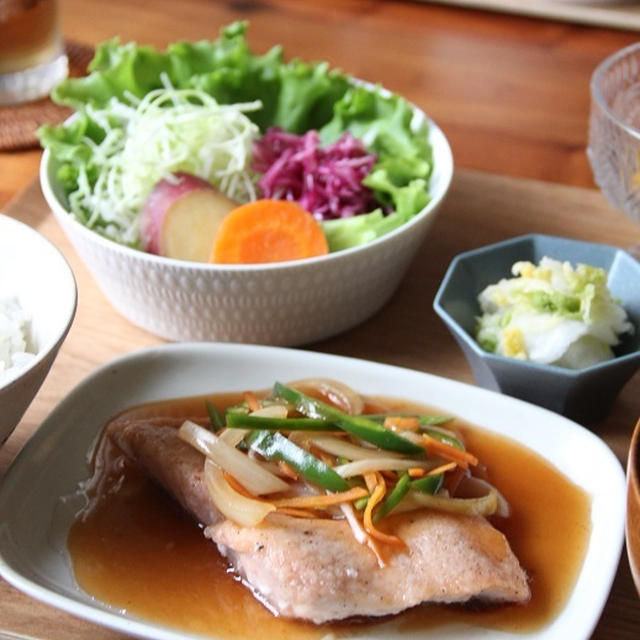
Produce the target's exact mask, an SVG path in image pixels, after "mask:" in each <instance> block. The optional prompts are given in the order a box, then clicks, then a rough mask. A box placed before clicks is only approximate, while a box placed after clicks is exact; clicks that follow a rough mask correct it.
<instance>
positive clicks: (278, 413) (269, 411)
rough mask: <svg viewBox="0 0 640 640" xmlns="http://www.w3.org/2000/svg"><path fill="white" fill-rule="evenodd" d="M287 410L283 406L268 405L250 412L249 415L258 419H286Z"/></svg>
mask: <svg viewBox="0 0 640 640" xmlns="http://www.w3.org/2000/svg"><path fill="white" fill-rule="evenodd" d="M288 414H289V410H288V409H287V407H285V406H284V405H283V404H270V405H268V406H266V407H260V409H256V410H255V411H252V412H251V413H250V414H249V415H250V416H256V417H258V418H286V417H287V415H288Z"/></svg>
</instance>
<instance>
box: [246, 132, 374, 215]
mask: <svg viewBox="0 0 640 640" xmlns="http://www.w3.org/2000/svg"><path fill="white" fill-rule="evenodd" d="M253 154H254V155H253V169H254V171H256V172H258V173H261V174H263V175H262V177H261V178H260V181H259V182H258V187H259V188H260V190H261V192H262V196H263V197H265V198H272V199H275V200H292V201H294V202H297V203H298V204H299V205H300V206H301V207H302V208H303V209H305V210H306V211H309V212H310V213H312V214H313V215H314V217H315V218H316V219H317V220H330V219H332V218H348V217H351V216H354V215H357V214H359V213H367V212H369V211H372V210H373V209H375V208H376V207H378V206H380V205H379V204H378V203H377V202H376V200H375V198H374V195H373V191H371V189H369V188H368V187H365V186H364V185H363V184H362V180H363V179H364V178H365V177H366V176H367V175H368V174H369V173H370V172H371V168H372V167H373V165H374V163H375V161H376V154H374V153H368V152H367V150H366V149H365V147H364V145H363V144H362V142H361V141H360V140H357V139H356V138H354V137H353V136H352V135H351V134H350V133H345V134H344V135H343V136H342V137H341V138H340V139H339V140H338V141H337V142H334V143H333V144H331V145H329V146H327V147H324V148H322V147H320V138H319V136H318V132H317V131H314V130H311V131H308V132H307V133H305V134H304V135H296V134H292V133H286V132H285V131H283V130H282V129H280V128H279V127H269V129H267V132H266V133H265V135H264V136H262V138H260V140H258V141H257V142H256V143H255V144H254V148H253Z"/></svg>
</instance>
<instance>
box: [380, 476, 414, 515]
mask: <svg viewBox="0 0 640 640" xmlns="http://www.w3.org/2000/svg"><path fill="white" fill-rule="evenodd" d="M409 488H410V482H409V474H408V473H403V474H402V475H401V476H400V479H399V480H398V482H397V483H396V486H395V487H394V488H393V491H392V492H391V493H390V494H389V495H388V496H387V498H386V500H385V501H384V502H383V503H382V504H381V505H380V506H379V507H378V509H377V510H376V512H375V514H374V515H373V521H374V522H378V520H382V518H384V517H385V516H387V515H389V514H390V513H391V511H393V510H394V509H395V508H396V507H397V506H398V505H399V504H400V502H401V501H402V498H404V497H405V496H406V495H407V492H408V491H409Z"/></svg>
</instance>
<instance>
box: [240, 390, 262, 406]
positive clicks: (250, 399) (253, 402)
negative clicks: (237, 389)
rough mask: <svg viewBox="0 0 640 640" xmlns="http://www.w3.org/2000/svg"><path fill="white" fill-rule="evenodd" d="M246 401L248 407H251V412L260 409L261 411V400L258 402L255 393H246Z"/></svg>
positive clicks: (244, 394) (244, 395)
mask: <svg viewBox="0 0 640 640" xmlns="http://www.w3.org/2000/svg"><path fill="white" fill-rule="evenodd" d="M242 396H243V398H244V401H245V402H246V403H247V406H248V407H249V409H250V410H251V411H257V410H258V409H260V407H261V405H260V400H258V398H256V394H255V393H253V391H245V392H244V393H243V394H242Z"/></svg>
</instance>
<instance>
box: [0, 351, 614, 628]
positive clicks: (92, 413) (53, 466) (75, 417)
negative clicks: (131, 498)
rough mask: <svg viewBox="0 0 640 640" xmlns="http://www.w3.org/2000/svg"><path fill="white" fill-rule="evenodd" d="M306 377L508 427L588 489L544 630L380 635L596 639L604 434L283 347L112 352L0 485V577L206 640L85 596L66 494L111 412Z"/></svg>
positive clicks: (502, 401) (464, 391)
mask: <svg viewBox="0 0 640 640" xmlns="http://www.w3.org/2000/svg"><path fill="white" fill-rule="evenodd" d="M310 376H325V377H333V378H337V379H339V380H342V381H344V382H346V383H347V384H350V385H352V386H353V387H354V388H356V389H357V390H359V391H363V392H366V393H367V394H384V395H387V396H396V397H399V398H406V399H409V400H414V401H418V402H421V403H424V404H427V405H431V406H436V407H438V408H440V409H442V410H443V411H445V412H450V413H452V414H454V415H457V416H459V417H461V418H463V419H466V420H469V421H470V422H472V423H474V424H476V425H478V426H481V427H484V428H486V429H489V430H491V431H494V432H496V433H499V434H504V435H508V436H509V437H511V438H514V439H516V440H518V441H519V442H521V443H522V444H524V445H525V446H527V447H529V448H530V449H533V450H534V451H537V452H538V453H539V454H541V455H542V456H544V457H545V458H546V459H547V460H548V461H550V462H551V463H552V464H553V465H554V466H555V467H556V468H558V469H559V470H561V471H562V472H563V473H564V474H565V475H566V476H567V477H568V478H569V479H570V480H571V481H573V482H574V483H575V484H577V485H579V486H580V487H582V488H583V489H584V490H585V491H586V492H587V493H588V494H590V495H591V497H592V512H591V518H592V531H591V537H590V540H589V545H588V549H587V553H586V556H585V560H584V563H583V566H582V569H581V572H580V575H579V577H578V580H577V582H576V585H575V587H574V589H573V592H572V594H571V596H570V598H569V600H568V602H567V604H566V606H565V607H564V609H563V610H562V611H561V612H560V614H559V615H558V616H557V617H556V618H555V619H554V620H553V621H552V622H551V623H550V624H549V625H548V626H546V627H545V628H543V629H541V630H538V631H536V632H533V633H519V634H514V633H509V632H499V631H493V630H492V631H488V630H487V629H484V628H479V627H473V626H463V625H455V626H451V627H444V628H442V627H441V628H438V629H435V630H431V631H424V632H413V633H398V634H394V635H391V636H390V635H389V629H388V627H387V628H385V630H384V632H383V633H384V636H380V638H382V637H385V638H388V639H389V640H394V639H396V640H408V639H410V638H411V639H418V638H433V637H438V638H448V639H450V640H453V639H456V640H459V639H465V640H469V639H475V638H486V637H488V635H489V636H490V637H491V638H492V639H498V638H502V639H505V638H509V639H515V638H518V639H520V640H526V639H529V638H537V639H551V638H554V639H557V638H563V639H565V638H570V639H572V640H581V639H585V640H586V639H587V638H589V636H590V635H591V632H592V630H593V628H594V627H595V625H596V623H597V621H598V618H599V617H600V614H601V612H602V609H603V607H604V604H605V602H606V599H607V597H608V594H609V590H610V588H611V584H612V582H613V578H614V575H615V571H616V568H617V565H618V560H619V557H620V552H621V549H622V541H623V527H624V514H625V501H624V495H625V480H624V472H623V470H622V467H621V465H620V463H619V462H618V460H617V459H616V458H615V456H614V455H613V453H612V452H611V451H610V450H609V448H608V447H607V446H606V445H605V444H604V442H602V441H601V440H600V439H599V438H597V437H596V436H595V435H593V434H592V433H591V432H589V431H587V430H586V429H584V428H582V427H580V426H579V425H577V424H575V423H573V422H571V421H569V420H567V419H565V418H562V417H561V416H559V415H557V414H555V413H551V412H549V411H546V410H544V409H540V408H539V407H535V406H533V405H530V404H527V403H524V402H521V401H519V400H516V399H514V398H510V397H508V396H503V395H500V394H497V393H493V392H490V391H486V390H484V389H480V388H477V387H472V386H469V385H465V384H462V383H459V382H455V381H453V380H448V379H445V378H439V377H436V376H432V375H429V374H425V373H420V372H416V371H411V370H408V369H401V368H398V367H391V366H388V365H382V364H376V363H372V362H367V361H363V360H356V359H351V358H343V357H338V356H331V355H326V354H320V353H314V352H308V351H298V350H290V349H281V348H276V347H262V346H253V345H236V344H215V343H192V344H170V345H163V346H160V347H154V348H151V349H145V350H142V351H138V352H135V353H132V354H130V355H127V356H124V357H121V358H118V359H116V360H113V361H112V362H110V363H108V364H106V365H104V366H102V367H101V368H100V369H98V370H97V371H96V372H95V373H93V374H92V375H90V376H89V377H88V378H87V379H86V380H85V381H84V382H82V383H81V384H80V385H78V387H76V389H75V390H74V391H73V392H72V393H70V394H69V396H67V398H66V399H64V400H63V401H62V402H61V403H60V405H58V407H57V408H56V409H55V410H54V411H53V412H52V413H51V415H50V416H49V417H48V418H47V419H46V420H45V421H44V422H43V424H42V426H41V427H40V429H39V430H38V431H37V432H36V433H35V435H34V436H33V437H32V438H31V440H30V441H29V442H28V443H27V445H26V446H25V447H24V449H23V450H22V451H21V452H20V454H19V455H18V456H17V458H16V460H15V461H14V463H13V464H12V466H11V468H10V470H9V472H8V473H7V475H6V477H5V479H4V482H3V484H2V486H1V487H0V574H1V575H2V576H3V577H4V578H5V579H6V580H7V581H8V582H10V583H11V584H13V585H14V586H15V587H17V588H18V589H20V590H22V591H24V592H25V593H27V594H29V595H31V596H33V597H34V598H37V599H39V600H42V601H44V602H47V603H49V604H51V605H53V606H55V607H59V608H60V609H63V610H65V611H68V612H70V613H72V614H75V615H77V616H80V617H83V618H86V619H88V620H92V621H93V622H96V623H98V624H101V625H105V626H108V627H111V628H113V629H116V630H118V631H121V632H125V633H129V634H133V635H137V636H140V637H143V638H153V639H155V640H179V639H185V638H202V636H195V635H190V634H184V633H180V632H179V631H176V630H174V629H170V628H168V627H166V626H162V625H157V624H153V623H148V622H144V621H141V620H140V619H139V618H135V617H133V616H131V615H127V614H126V613H122V612H121V611H119V610H117V609H115V608H112V607H109V606H108V605H105V604H102V603H100V602H98V601H96V600H94V599H92V598H91V596H89V595H88V594H86V593H85V592H83V591H82V590H81V589H80V588H79V587H78V585H77V584H76V582H75V580H74V577H73V574H72V571H71V566H70V561H69V557H68V555H67V551H66V534H67V531H68V529H69V526H70V524H71V521H72V518H73V512H74V509H75V506H74V505H65V503H64V502H62V503H61V501H60V496H65V495H69V494H70V493H72V492H73V491H74V489H75V488H76V486H77V484H78V482H79V481H81V480H83V479H85V478H86V477H87V474H88V467H87V451H88V450H89V448H90V447H91V445H92V443H93V442H94V440H95V438H96V436H97V434H98V432H99V431H100V429H101V428H102V426H103V425H104V424H105V423H106V422H107V420H108V419H109V418H110V417H111V416H113V415H114V414H115V413H116V412H118V411H120V410H121V409H123V408H126V407H129V406H131V405H136V404H140V403H144V402H152V401H156V400H161V399H167V398H175V397H179V396H188V395H200V394H205V393H212V392H215V391H220V392H223V391H234V390H237V391H241V390H245V389H250V388H265V387H269V386H270V385H271V384H272V383H273V382H274V381H275V380H291V379H295V378H302V377H310ZM576 451H579V452H580V455H576V454H575V452H576ZM594 469H597V470H598V473H594V472H593V470H594ZM76 506H77V505H76ZM367 633H368V637H369V638H373V637H377V636H375V635H374V636H372V635H371V632H370V631H368V632H367ZM356 637H358V636H357V635H356V636H354V638H356Z"/></svg>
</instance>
